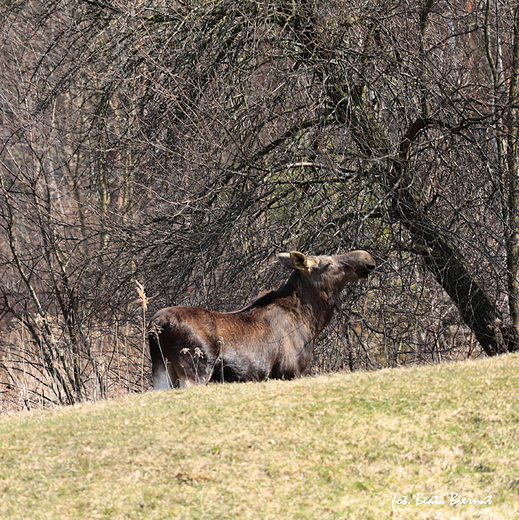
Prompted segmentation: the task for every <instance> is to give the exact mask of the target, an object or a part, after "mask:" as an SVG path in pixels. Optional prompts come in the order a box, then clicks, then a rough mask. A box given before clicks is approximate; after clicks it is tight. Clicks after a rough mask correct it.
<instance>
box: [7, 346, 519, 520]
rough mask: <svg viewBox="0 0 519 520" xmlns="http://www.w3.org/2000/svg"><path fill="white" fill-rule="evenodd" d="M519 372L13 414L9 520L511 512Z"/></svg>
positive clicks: (230, 388) (463, 371) (281, 387)
mask: <svg viewBox="0 0 519 520" xmlns="http://www.w3.org/2000/svg"><path fill="white" fill-rule="evenodd" d="M518 369H519V356H516V355H509V356H506V357H501V358H495V359H485V360H480V361H468V362H463V363H458V364H452V365H440V366H434V367H429V368H426V367H418V368H407V369H402V370H383V371H379V372H373V373H355V374H336V375H332V376H324V377H316V378H306V379H302V380H297V381H292V382H280V381H278V382H276V381H272V382H268V383H256V384H254V383H251V384H235V385H209V386H206V387H198V388H194V389H190V390H186V391H174V390H173V391H167V392H156V393H147V394H141V395H135V396H132V397H127V398H124V399H120V400H113V401H104V402H101V403H95V404H86V405H81V406H75V407H68V408H59V409H55V410H52V411H40V412H33V413H22V414H16V415H14V416H12V417H9V418H4V419H3V420H2V422H1V423H0V439H1V440H0V460H1V465H2V471H1V473H0V493H1V494H2V497H3V499H2V501H1V502H0V518H2V519H5V520H8V519H20V518H27V519H34V518H52V519H54V518H63V519H65V518H66V519H76V518H89V519H90V518H91V519H95V518H106V519H108V518H110V519H123V518H124V519H134V518H135V519H137V518H146V519H149V520H153V519H170V518H185V519H191V518H193V519H194V518H222V519H224V518H229V519H231V518H232V519H234V518H244V519H248V518H251V519H255V518H258V519H259V518H261V519H268V518H272V519H274V518H276V519H279V518H308V519H315V518H320V519H321V518H330V519H337V518H348V519H350V518H351V519H359V520H360V519H363V520H365V519H369V518H373V519H377V520H380V519H385V518H405V519H409V518H410V519H413V518H417V519H440V518H449V519H451V518H460V519H469V518H470V519H472V518H474V519H500V518H518V517H519V462H518V461H519V458H518V456H517V453H519V439H518V436H517V429H518V417H519V413H518V406H517V399H516V389H517V387H518V383H519V370H518ZM418 493H422V494H423V497H424V498H425V496H427V497H434V496H436V495H437V496H438V499H436V501H437V502H441V499H442V498H443V501H444V503H431V504H429V505H427V504H417V503H416V502H417V498H418V497H420V496H422V495H417V494H418ZM451 493H458V495H459V497H467V498H470V499H480V500H481V499H484V498H485V497H487V496H489V495H491V496H492V498H491V503H490V504H464V505H459V504H458V505H455V506H453V505H451V504H450V494H451ZM405 496H407V504H400V505H397V506H396V507H395V508H394V509H393V507H392V506H393V500H394V499H395V497H396V498H399V499H401V500H403V497H405Z"/></svg>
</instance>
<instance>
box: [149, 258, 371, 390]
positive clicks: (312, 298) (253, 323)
mask: <svg viewBox="0 0 519 520" xmlns="http://www.w3.org/2000/svg"><path fill="white" fill-rule="evenodd" d="M277 259H278V262H279V263H280V264H281V265H283V266H284V267H286V268H288V269H292V273H291V275H290V277H289V278H288V281H287V282H286V283H285V284H284V285H282V286H281V287H280V288H279V289H277V290H273V291H268V292H264V293H260V295H259V296H258V297H257V298H256V299H255V300H253V301H252V302H251V303H249V304H248V305H247V306H246V307H243V308H242V309H239V310H236V311H232V312H214V311H210V310H207V309H203V308H200V307H190V306H184V305H179V306H176V307H166V308H164V309H161V310H159V311H158V312H157V313H156V314H155V315H154V316H153V318H152V319H151V320H150V323H149V328H148V339H149V347H150V354H151V360H152V376H153V388H154V390H162V389H166V388H172V387H173V386H174V385H175V383H176V382H177V381H178V384H179V386H180V387H181V388H183V387H188V386H192V385H198V384H206V383H208V382H210V381H220V382H224V381H225V382H236V381H261V380H266V379H268V378H271V379H293V378H296V377H300V376H302V375H305V374H307V373H308V371H309V370H310V366H311V361H312V354H313V347H314V341H315V338H316V337H317V335H318V334H319V333H320V332H321V331H322V330H323V329H324V328H325V327H326V326H327V325H328V324H329V323H330V321H331V319H332V316H333V313H334V310H335V309H337V308H340V304H341V302H340V293H341V291H342V290H343V288H344V287H345V285H346V284H347V283H349V282H353V281H354V280H358V279H359V278H367V277H368V275H369V273H371V272H372V271H373V270H374V269H375V261H374V259H373V257H372V256H371V255H370V254H369V253H368V252H366V251H352V252H350V253H346V254H342V255H332V256H325V255H322V256H306V255H304V254H303V253H300V252H298V251H291V252H290V253H280V254H278V255H277Z"/></svg>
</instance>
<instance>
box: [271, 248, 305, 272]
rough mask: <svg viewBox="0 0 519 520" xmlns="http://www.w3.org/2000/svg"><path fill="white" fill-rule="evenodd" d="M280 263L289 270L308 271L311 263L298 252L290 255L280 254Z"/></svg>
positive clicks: (292, 252)
mask: <svg viewBox="0 0 519 520" xmlns="http://www.w3.org/2000/svg"><path fill="white" fill-rule="evenodd" d="M278 262H279V263H280V264H281V265H282V266H284V267H287V268H288V269H300V270H303V271H304V270H306V269H309V268H310V261H309V259H308V257H307V256H306V255H304V254H303V253H299V252H298V251H290V253H279V254H278Z"/></svg>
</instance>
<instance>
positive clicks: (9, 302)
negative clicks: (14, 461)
mask: <svg viewBox="0 0 519 520" xmlns="http://www.w3.org/2000/svg"><path fill="white" fill-rule="evenodd" d="M0 11H1V13H2V19H3V20H4V22H3V24H2V27H1V28H0V124H1V126H0V193H1V196H0V233H1V236H2V241H1V243H0V295H1V303H0V310H1V313H2V314H1V318H2V321H1V322H0V334H1V335H2V338H1V342H2V343H1V344H2V352H0V356H1V357H0V360H1V363H2V365H1V366H2V367H3V370H0V384H1V385H2V388H1V389H0V390H1V391H2V392H3V395H4V397H5V398H6V399H7V397H8V396H9V398H10V399H11V398H12V396H13V395H14V396H15V397H16V398H17V399H20V401H21V402H25V403H26V404H27V406H32V404H31V403H34V402H36V401H38V402H40V403H43V404H45V403H53V402H75V401H78V400H82V399H85V398H95V397H98V396H104V395H113V394H114V393H117V392H120V391H127V390H140V389H144V388H147V386H148V378H147V374H148V362H147V355H148V354H147V350H146V346H145V342H144V323H145V321H146V318H147V316H148V317H149V315H150V313H151V312H153V311H154V310H156V309H157V308H159V307H161V306H164V305H167V304H173V303H191V304H196V305H203V306H208V307H210V308H214V309H219V310H230V309H232V308H235V307H238V306H240V305H242V304H243V303H245V301H246V300H247V299H248V298H250V297H251V296H252V295H253V294H255V293H256V292H258V291H259V290H262V289H266V288H270V287H272V286H275V285H276V284H277V283H279V281H280V279H281V278H282V277H283V276H284V273H282V272H281V269H280V268H278V267H277V266H276V264H275V262H274V261H273V259H274V254H275V253H276V252H279V251H281V250H290V249H297V250H301V251H304V252H305V253H310V254H312V253H314V254H323V253H328V254H331V253H334V252H343V251H347V250H350V249H353V248H364V249H368V250H370V251H371V252H372V253H373V254H374V256H376V258H377V261H378V264H379V267H378V275H377V276H376V277H375V278H373V279H372V280H371V281H370V282H368V283H364V284H358V285H357V286H355V287H352V288H351V289H349V290H348V291H347V292H346V293H345V296H344V308H343V311H344V312H343V313H342V315H340V316H339V317H338V318H337V320H336V322H334V324H333V325H332V327H331V328H329V329H328V330H327V332H326V334H325V336H323V338H322V341H321V342H320V343H319V347H318V349H317V352H316V359H315V370H332V369H340V368H345V367H348V368H350V369H357V368H374V367H380V366H388V365H389V366H393V365H395V364H400V363H408V362H433V361H434V362H436V361H439V360H441V359H442V358H444V357H448V358H459V357H464V356H468V355H477V354H479V353H480V352H485V353H486V354H489V355H493V354H496V353H500V352H506V351H511V350H515V349H516V348H517V341H518V340H517V330H518V327H519V300H518V295H519V282H518V279H517V273H518V262H519V215H518V211H517V210H518V207H519V177H518V162H517V134H518V128H519V126H518V125H519V123H518V119H517V108H518V105H517V90H518V79H519V11H518V7H517V5H516V4H515V3H514V2H509V1H507V0H504V1H499V0H486V1H482V2H479V3H477V2H474V1H472V0H465V1H461V0H460V1H457V0H454V1H435V0H423V1H420V2H411V3H409V2H408V3H406V2H400V1H396V0H395V1H392V0H390V1H385V2H380V1H379V0H376V1H375V0H344V1H342V0H337V1H317V0H297V1H293V2H276V1H270V2H259V1H258V2H256V1H246V2H239V1H230V0H221V1H210V2H209V1H195V2H189V1H187V2H180V1H179V2H170V1H168V2H165V1H164V2H163V1H162V0H156V1H139V2H137V1H136V2H119V1H113V2H105V1H96V0H94V1H92V0H88V1H87V0H67V1H59V2H58V1H56V2H38V1H34V2H15V1H11V2H4V3H3V4H2V7H1V8H0Z"/></svg>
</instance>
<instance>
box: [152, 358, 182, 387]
mask: <svg viewBox="0 0 519 520" xmlns="http://www.w3.org/2000/svg"><path fill="white" fill-rule="evenodd" d="M152 377H153V390H167V389H169V388H173V384H174V382H175V381H176V379H177V377H176V375H175V374H174V373H173V371H172V370H171V365H170V363H168V362H167V361H165V360H162V359H159V360H155V359H154V360H153V365H152Z"/></svg>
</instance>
